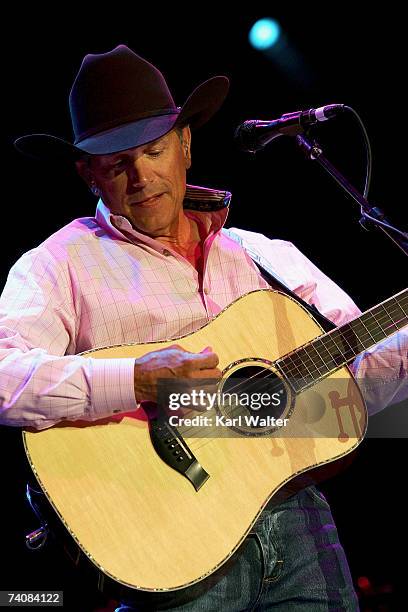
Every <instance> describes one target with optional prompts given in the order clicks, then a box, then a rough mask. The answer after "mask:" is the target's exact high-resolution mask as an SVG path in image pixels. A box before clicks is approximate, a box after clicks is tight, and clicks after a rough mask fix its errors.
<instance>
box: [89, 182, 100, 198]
mask: <svg viewBox="0 0 408 612" xmlns="http://www.w3.org/2000/svg"><path fill="white" fill-rule="evenodd" d="M91 191H92V193H93V194H94V195H96V196H98V195H100V194H99V189H98V187H97V186H96V183H95V181H92V183H91Z"/></svg>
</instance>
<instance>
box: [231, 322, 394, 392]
mask: <svg viewBox="0 0 408 612" xmlns="http://www.w3.org/2000/svg"><path fill="white" fill-rule="evenodd" d="M385 314H386V316H388V317H389V315H388V313H385ZM389 318H390V317H389ZM377 323H378V321H377ZM397 324H398V322H397V323H394V322H393V323H392V325H393V326H395V327H396V325H397ZM380 326H381V325H380ZM332 331H333V332H335V331H338V330H337V329H334V330H332ZM383 331H384V330H383ZM394 331H398V328H397V329H396V330H394ZM329 333H330V332H329ZM328 335H329V334H327V335H326V336H325V337H326V338H327V336H328ZM369 337H371V339H373V338H372V334H370V333H368V334H367V335H366V338H364V339H363V336H362V334H360V336H359V339H360V340H361V341H362V342H365V341H366V340H367V339H368V338H369ZM344 340H345V341H346V342H347V344H348V345H349V348H350V349H351V350H352V351H353V353H355V350H354V348H353V347H352V346H351V345H350V343H349V341H348V340H347V338H344ZM315 341H320V342H321V344H322V346H323V348H324V349H325V350H326V352H327V354H328V355H329V357H330V358H331V361H332V363H333V364H334V366H335V368H328V366H327V365H326V364H325V363H324V362H323V359H322V358H321V356H320V354H319V353H318V351H317V350H316V348H315V347H314V346H312V345H313V343H314V342H315ZM333 343H334V345H335V346H336V348H337V349H338V351H339V353H340V355H341V357H342V358H344V355H343V354H342V350H341V349H340V348H339V347H338V345H337V343H336V342H334V341H333ZM328 346H329V344H328V343H324V342H323V339H322V338H320V340H319V337H317V338H314V339H313V340H311V341H310V343H309V344H307V345H306V346H305V347H302V349H301V350H304V351H305V354H306V357H307V358H308V359H309V362H310V363H311V364H312V366H314V367H312V368H311V369H309V367H308V365H307V364H306V362H305V361H304V359H303V360H302V359H301V360H300V364H299V365H300V366H301V367H302V366H306V369H307V370H308V374H309V375H310V377H311V380H314V378H315V375H316V373H317V374H318V375H319V376H322V375H328V374H330V372H332V371H334V370H335V369H337V368H339V367H342V365H345V363H341V364H338V363H336V361H335V360H334V358H333V356H332V355H331V353H330V351H329V350H328V348H327V347H328ZM309 347H312V348H313V349H314V350H315V352H316V353H317V354H318V357H319V359H320V360H321V361H322V363H323V365H324V367H325V368H326V371H323V372H322V371H321V366H320V367H318V366H317V365H316V364H315V362H314V361H313V359H312V358H311V356H310V355H308V354H307V352H306V351H307V349H308V348H309ZM296 350H297V349H296ZM361 352H363V351H361ZM287 359H291V353H289V354H288V355H286V356H283V357H282V358H280V359H278V360H276V361H275V362H274V363H275V364H277V366H278V369H279V371H280V372H281V373H282V374H284V375H285V377H286V378H289V379H291V378H294V379H296V378H297V377H300V379H301V380H306V381H307V378H306V376H305V375H304V373H303V372H302V371H301V370H300V369H299V367H298V365H296V363H295V362H293V365H294V366H295V369H293V367H288V366H285V368H281V367H280V365H279V363H280V362H283V361H285V360H287ZM347 361H349V359H347ZM347 361H346V363H347ZM274 363H272V365H274ZM249 367H250V366H249ZM266 372H267V373H268V374H266V376H263V378H262V380H265V379H266V378H270V377H273V376H276V375H275V373H273V372H272V373H269V372H270V370H269V368H263V369H262V370H261V371H259V372H257V373H256V374H253V375H252V376H250V377H249V378H247V379H246V380H245V381H244V382H240V383H237V384H236V385H235V386H233V387H231V388H230V389H229V390H228V393H232V392H235V393H236V389H239V388H240V387H242V386H243V385H246V389H247V390H248V389H251V388H253V387H248V386H247V385H248V383H249V382H250V381H255V383H257V381H256V380H254V379H256V378H260V377H261V376H262V375H263V374H264V373H266ZM280 386H281V382H278V383H277V384H276V385H275V386H274V387H272V388H271V391H274V390H277V389H278V388H279V387H280ZM294 391H296V389H294Z"/></svg>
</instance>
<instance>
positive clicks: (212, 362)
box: [135, 344, 221, 402]
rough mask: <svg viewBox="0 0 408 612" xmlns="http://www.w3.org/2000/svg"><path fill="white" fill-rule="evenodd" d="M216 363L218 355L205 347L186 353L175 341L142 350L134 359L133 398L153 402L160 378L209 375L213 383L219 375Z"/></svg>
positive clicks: (203, 376)
mask: <svg viewBox="0 0 408 612" xmlns="http://www.w3.org/2000/svg"><path fill="white" fill-rule="evenodd" d="M218 362H219V359H218V356H217V355H216V354H215V353H213V351H212V348H211V347H209V346H207V347H206V348H205V349H203V350H202V351H201V353H190V352H189V351H186V350H185V349H183V348H182V347H181V346H179V345H178V344H174V345H172V346H169V347H167V348H165V349H160V350H158V351H152V352H151V353H146V355H143V357H140V358H139V359H136V360H135V395H136V400H137V401H138V402H143V401H151V402H156V401H157V381H158V380H160V379H164V378H169V379H172V380H174V381H176V380H177V379H197V378H202V379H206V378H211V379H214V383H215V382H216V380H218V379H220V378H221V370H219V369H218V368H217V365H218ZM192 382H193V381H192ZM192 386H193V384H192Z"/></svg>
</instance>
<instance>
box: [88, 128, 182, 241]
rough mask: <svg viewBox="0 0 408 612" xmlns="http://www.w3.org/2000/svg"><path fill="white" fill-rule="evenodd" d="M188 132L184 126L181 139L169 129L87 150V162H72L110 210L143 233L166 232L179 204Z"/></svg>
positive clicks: (173, 227)
mask: <svg viewBox="0 0 408 612" xmlns="http://www.w3.org/2000/svg"><path fill="white" fill-rule="evenodd" d="M190 136H191V135H190V129H189V128H188V127H185V128H183V132H182V140H181V139H180V136H179V134H178V133H177V132H176V131H175V130H173V131H171V132H169V133H168V134H166V135H165V136H163V137H162V138H159V139H158V140H155V141H153V142H151V143H149V144H146V145H143V146H140V147H135V148H133V149H127V150H126V151H121V152H120V153H114V154H111V155H92V156H91V157H90V162H89V164H88V166H87V168H85V167H84V165H83V164H85V163H86V162H78V170H79V172H80V174H81V175H82V176H83V177H84V178H85V180H86V181H87V182H88V183H89V182H90V180H93V181H94V183H95V184H96V186H97V187H98V189H99V192H100V195H101V198H102V200H103V202H104V203H105V204H106V206H107V207H108V208H109V209H110V211H111V212H112V213H113V214H118V215H123V216H124V217H126V218H127V219H128V220H129V221H130V222H131V224H132V226H133V227H134V228H135V229H136V230H139V231H140V232H142V233H144V234H147V235H149V236H152V237H160V236H169V235H170V236H171V235H173V233H174V231H175V230H176V228H177V226H178V221H179V219H180V215H181V214H182V210H183V199H184V195H185V189H186V169H187V168H189V167H190ZM84 174H86V177H85V176H84Z"/></svg>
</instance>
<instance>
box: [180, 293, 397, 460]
mask: <svg viewBox="0 0 408 612" xmlns="http://www.w3.org/2000/svg"><path fill="white" fill-rule="evenodd" d="M407 297H408V295H407V296H403V298H407ZM394 305H395V306H397V309H398V310H402V312H403V313H404V315H405V316H407V313H406V312H405V310H404V307H403V306H402V304H401V303H398V302H396V303H395V304H394ZM370 314H371V316H372V317H373V319H374V321H375V322H376V323H377V324H378V325H379V327H380V329H381V331H382V332H385V330H384V329H383V327H382V323H384V321H381V322H380V320H379V318H377V316H376V315H377V314H378V313H376V312H373V313H370ZM380 314H381V315H382V316H383V317H384V315H385V316H386V317H387V320H386V321H385V324H386V325H387V326H388V327H390V325H389V323H390V322H391V325H392V326H394V327H396V330H395V331H398V329H399V328H398V327H397V326H398V325H399V324H400V323H401V321H402V319H401V320H399V321H394V320H393V317H394V314H395V308H394V309H393V313H392V316H391V314H390V312H388V311H386V310H385V309H384V310H383V311H382V312H380ZM363 326H364V328H365V330H366V331H367V338H368V337H370V338H371V339H372V340H374V341H375V342H378V340H375V339H374V337H373V335H372V333H371V332H370V330H368V329H367V328H366V326H365V325H364V324H363ZM332 331H333V332H334V331H338V330H336V329H334V330H332ZM352 331H353V333H355V332H354V330H352ZM326 337H327V336H326ZM358 339H360V338H359V337H358ZM314 340H318V338H315V339H314ZM344 340H345V341H346V342H347V344H348V345H349V347H350V348H351V349H352V350H353V352H354V349H353V348H352V347H351V345H350V343H349V341H348V340H347V338H346V337H344ZM364 341H365V340H364ZM312 342H313V340H312ZM322 344H323V343H322ZM334 344H335V346H337V344H336V343H334ZM326 347H327V345H326V346H324V348H326ZM313 348H314V347H313ZM326 350H327V348H326ZM340 352H341V351H340ZM316 353H317V354H318V357H319V358H320V360H321V361H322V363H324V362H323V360H322V359H321V357H320V355H319V353H318V352H317V351H316ZM327 353H328V354H329V355H330V353H329V351H327ZM342 356H343V355H342ZM343 357H344V356H343ZM284 358H285V357H283V358H282V359H284ZM309 359H310V357H309ZM310 361H311V363H312V364H313V365H315V364H314V362H313V360H312V359H310ZM334 363H335V362H334ZM335 365H336V367H338V364H335ZM295 367H296V369H298V368H297V366H296V364H295ZM306 367H307V366H306ZM340 367H341V366H340ZM307 369H308V368H307ZM264 371H268V369H266V368H265V369H264ZM298 371H299V369H298ZM316 371H317V372H318V373H319V374H321V372H320V370H319V368H316ZM261 373H262V372H260V373H257V374H255V375H253V376H252V377H251V378H255V377H257V376H260V375H261ZM327 373H330V370H329V371H328V372H327ZM272 375H273V373H272V374H269V375H267V376H265V377H264V379H265V378H267V377H269V376H272ZM264 379H263V380H264ZM248 380H250V379H248ZM302 380H305V378H304V377H303V376H302ZM280 384H281V383H279V385H276V386H275V387H274V388H275V389H276V388H278V386H280ZM240 385H241V383H240ZM240 385H236V387H233V389H234V388H237V387H239V386H240ZM230 392H231V390H230V391H229V393H230ZM307 405H308V406H309V405H310V403H308V404H307ZM240 408H241V406H238V410H239V409H240ZM190 414H191V411H190ZM207 416H208V411H207ZM178 429H180V431H181V432H182V433H183V434H186V433H187V434H188V432H189V431H194V428H191V427H188V426H187V427H181V428H178ZM214 429H215V430H216V431H217V429H216V428H214ZM198 439H200V438H199V437H198ZM211 440H212V438H209V439H208V441H207V442H206V443H204V444H203V445H201V446H199V447H195V450H198V448H202V447H203V446H205V445H206V444H208V443H209V442H210V441H211Z"/></svg>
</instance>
